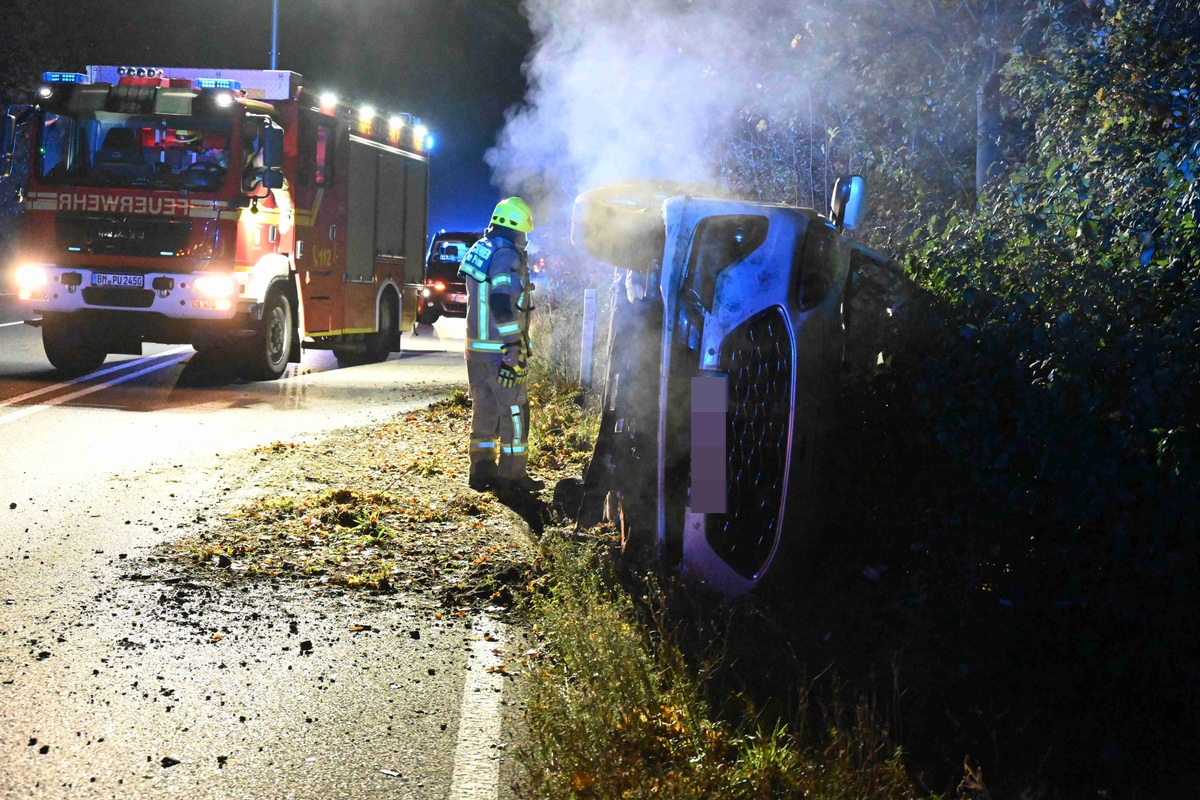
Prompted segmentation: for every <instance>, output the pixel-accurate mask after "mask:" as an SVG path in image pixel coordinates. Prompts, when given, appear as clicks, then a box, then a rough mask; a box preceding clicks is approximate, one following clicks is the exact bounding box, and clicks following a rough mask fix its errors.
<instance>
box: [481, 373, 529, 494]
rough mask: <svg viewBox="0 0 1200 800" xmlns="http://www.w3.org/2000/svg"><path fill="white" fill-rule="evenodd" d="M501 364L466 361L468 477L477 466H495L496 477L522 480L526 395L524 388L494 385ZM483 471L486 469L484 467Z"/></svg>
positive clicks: (526, 431)
mask: <svg viewBox="0 0 1200 800" xmlns="http://www.w3.org/2000/svg"><path fill="white" fill-rule="evenodd" d="M500 363H501V360H500V358H499V357H496V358H488V357H484V358H479V357H472V358H468V359H467V383H468V386H469V388H470V393H471V450H470V453H471V474H472V475H475V474H476V473H477V472H478V471H479V470H480V465H481V464H496V463H497V461H498V462H499V463H498V469H497V471H496V474H497V475H499V476H500V477H501V478H508V479H509V480H514V479H517V478H523V477H525V465H526V463H527V461H528V459H529V456H528V453H527V452H526V450H527V447H528V443H529V393H528V392H527V391H526V389H525V386H524V385H523V384H522V385H520V386H501V385H500V384H499V383H497V381H496V376H497V375H498V374H499V372H500ZM483 469H488V468H487V467H484V468H483Z"/></svg>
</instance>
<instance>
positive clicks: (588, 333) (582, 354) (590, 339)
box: [579, 289, 596, 389]
mask: <svg viewBox="0 0 1200 800" xmlns="http://www.w3.org/2000/svg"><path fill="white" fill-rule="evenodd" d="M595 340H596V290H595V289H584V290H583V340H582V341H581V342H580V344H579V383H580V385H582V386H583V388H585V389H590V388H591V386H592V360H593V358H594V356H595V352H594V351H595Z"/></svg>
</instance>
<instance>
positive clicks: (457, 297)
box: [450, 294, 467, 303]
mask: <svg viewBox="0 0 1200 800" xmlns="http://www.w3.org/2000/svg"><path fill="white" fill-rule="evenodd" d="M450 302H451V303H465V302H467V296H466V295H465V294H452V295H450Z"/></svg>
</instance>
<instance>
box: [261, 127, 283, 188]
mask: <svg viewBox="0 0 1200 800" xmlns="http://www.w3.org/2000/svg"><path fill="white" fill-rule="evenodd" d="M262 152H263V167H264V171H263V176H262V185H263V187H264V188H266V189H282V188H283V128H280V127H279V126H277V125H270V124H268V125H267V126H266V127H264V128H263V133H262Z"/></svg>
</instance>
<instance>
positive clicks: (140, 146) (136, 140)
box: [37, 110, 230, 192]
mask: <svg viewBox="0 0 1200 800" xmlns="http://www.w3.org/2000/svg"><path fill="white" fill-rule="evenodd" d="M41 122H42V124H41V126H40V129H39V131H38V144H37V147H38V150H37V152H38V159H39V163H38V171H39V173H40V175H41V177H42V180H43V181H44V182H45V183H53V184H72V185H76V186H103V187H113V188H128V189H133V188H137V189H189V190H195V191H205V192H211V191H215V190H217V189H219V188H220V187H221V186H223V185H224V183H225V173H226V171H227V170H228V169H229V160H230V152H229V144H230V138H229V134H230V120H229V118H228V117H217V116H206V117H189V116H177V115H171V116H155V115H138V114H118V113H113V112H108V111H88V112H79V113H74V114H70V113H61V114H60V113H55V112H53V111H49V110H47V111H45V112H43V114H42V117H41Z"/></svg>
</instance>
